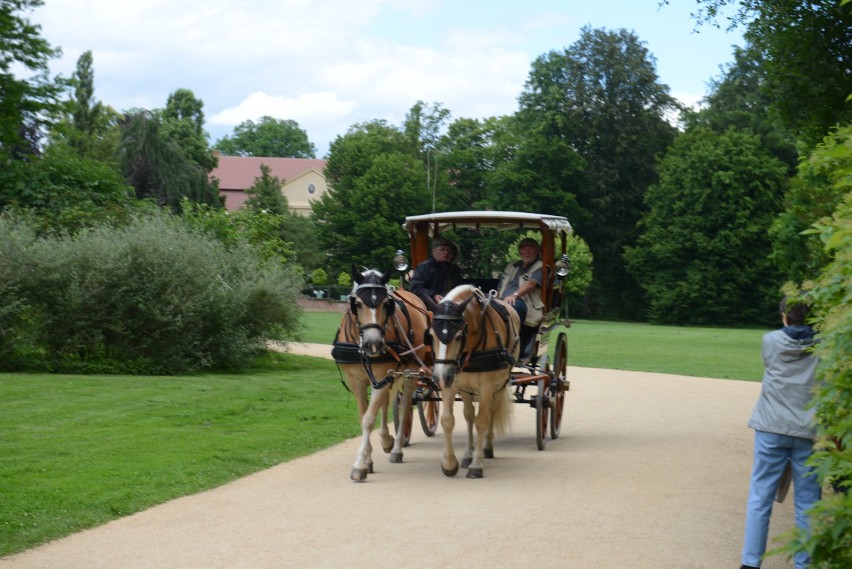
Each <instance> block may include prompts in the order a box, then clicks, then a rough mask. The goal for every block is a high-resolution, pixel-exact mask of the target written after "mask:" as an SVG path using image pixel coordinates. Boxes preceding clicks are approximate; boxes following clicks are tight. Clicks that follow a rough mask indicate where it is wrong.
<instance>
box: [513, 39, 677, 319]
mask: <svg viewBox="0 0 852 569" xmlns="http://www.w3.org/2000/svg"><path fill="white" fill-rule="evenodd" d="M519 103H520V109H519V111H518V119H519V121H521V124H522V125H523V128H524V132H525V133H531V134H532V135H533V136H534V138H533V139H531V140H532V142H533V147H532V148H531V149H530V150H529V151H528V152H527V159H526V160H527V161H528V162H530V161H533V160H537V161H540V162H541V161H544V160H547V158H546V156H545V157H541V158H535V155H536V154H537V153H538V152H539V151H540V152H547V151H548V148H552V149H553V150H552V151H553V152H554V153H555V154H556V155H555V156H554V157H553V158H552V159H550V160H549V163H550V165H549V166H548V168H549V170H550V171H556V172H559V173H561V174H562V175H563V178H562V179H556V180H553V181H552V182H551V184H550V185H551V188H550V189H549V190H548V191H550V192H555V191H558V190H557V188H559V187H561V188H563V191H569V192H572V193H575V194H576V199H577V203H578V204H579V207H580V208H582V209H583V210H584V211H585V216H580V219H579V221H578V222H577V223H576V224H575V225H577V227H576V229H577V232H578V234H579V235H581V236H582V237H583V238H584V239H586V240H587V242H588V244H589V247H590V248H591V250H592V253H593V255H594V261H595V266H594V274H595V277H594V279H595V280H594V282H593V284H592V289H591V293H590V298H589V306H588V309H589V310H590V311H591V312H592V313H593V314H596V315H599V316H612V317H639V316H640V315H641V313H642V300H641V297H642V294H641V290H640V289H639V287H638V285H637V284H636V282H635V281H634V280H633V279H632V278H631V277H630V275H629V274H628V273H627V271H626V269H625V267H624V260H623V258H622V253H623V250H624V247H626V246H630V245H632V244H634V243H635V240H636V236H637V232H636V222H637V221H638V219H639V216H640V215H641V212H642V209H643V204H642V196H643V195H644V193H645V190H646V189H647V187H648V186H649V185H651V184H652V183H654V182H655V181H656V176H657V174H656V162H657V159H658V158H659V156H661V155H662V154H663V152H664V151H665V149H666V148H667V147H668V146H669V145H670V144H671V142H672V141H673V140H674V137H675V133H676V131H675V128H674V127H673V126H672V125H671V124H670V123H669V122H668V121H667V117H669V116H670V115H672V114H674V113H675V112H676V111H677V110H678V109H679V104H678V103H677V102H676V100H675V99H674V98H673V97H672V96H671V95H670V94H669V88H668V87H667V86H666V85H664V84H662V83H660V81H659V78H658V76H657V73H656V64H655V59H654V57H653V56H652V55H650V54H649V52H648V50H647V48H646V47H645V44H644V42H642V41H640V40H639V38H638V37H637V36H636V35H635V34H633V33H631V32H628V31H626V30H623V29H622V30H618V31H607V30H603V29H598V30H594V29H591V28H590V27H585V28H583V29H582V31H581V34H580V39H579V40H578V41H577V42H576V43H574V44H573V45H572V46H570V47H569V48H568V49H566V50H564V51H561V52H557V51H551V52H550V53H547V54H545V55H542V56H540V57H539V58H538V59H536V60H535V61H534V62H533V65H532V69H531V71H530V74H529V77H528V79H527V82H526V85H525V87H524V91H523V93H522V94H521V96H520V98H519ZM557 141H559V142H560V143H559V144H556V142H557ZM574 152H575V153H576V154H577V155H579V158H581V159H582V160H583V161H584V166H583V171H582V174H581V175H576V174H575V175H571V174H570V173H569V172H570V171H571V168H567V169H566V168H563V169H561V170H560V169H559V165H558V164H559V162H560V161H561V159H563V158H568V159H569V160H570V163H571V164H576V163H577V160H576V158H573V157H571V154H572V153H574ZM536 167H537V166H536V165H534V164H533V165H532V167H531V169H535V168H536ZM566 170H567V171H566ZM565 174H568V175H567V179H566V177H565V176H564V175H565ZM569 203H570V202H569Z"/></svg>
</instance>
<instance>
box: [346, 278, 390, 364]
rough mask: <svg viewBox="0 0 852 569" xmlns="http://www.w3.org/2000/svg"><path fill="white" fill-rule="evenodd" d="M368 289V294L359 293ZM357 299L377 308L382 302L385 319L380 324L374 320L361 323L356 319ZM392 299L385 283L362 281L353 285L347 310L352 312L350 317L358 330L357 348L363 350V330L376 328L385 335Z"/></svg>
mask: <svg viewBox="0 0 852 569" xmlns="http://www.w3.org/2000/svg"><path fill="white" fill-rule="evenodd" d="M368 291H369V295H368V296H367V295H366V294H365V296H363V297H362V296H361V294H359V293H367V292H368ZM378 291H381V293H382V295H383V296H384V299H383V300H379V295H378V294H377V292H378ZM358 299H361V301H362V302H363V303H364V304H365V305H366V306H367V308H374V309H375V308H378V307H379V305H381V304H382V303H384V304H385V320H384V322H382V323H381V324H378V323H376V322H368V323H366V324H361V321H360V320H359V319H358ZM394 306H395V304H394V301H393V299H392V298H391V296H390V293H389V292H388V289H387V287H386V286H385V285H383V284H379V283H364V284H359V285H358V286H357V287H355V290H354V291H353V292H352V294H351V295H349V311H350V312H351V313H352V318H353V320H355V328H356V329H357V330H358V348H359V350H361V351H363V340H364V331H365V330H369V329H371V328H376V329H378V330H380V331H381V333H382V337H384V335H385V331H386V330H387V328H388V321H389V320H390V317H391V315H392V314H393V310H394Z"/></svg>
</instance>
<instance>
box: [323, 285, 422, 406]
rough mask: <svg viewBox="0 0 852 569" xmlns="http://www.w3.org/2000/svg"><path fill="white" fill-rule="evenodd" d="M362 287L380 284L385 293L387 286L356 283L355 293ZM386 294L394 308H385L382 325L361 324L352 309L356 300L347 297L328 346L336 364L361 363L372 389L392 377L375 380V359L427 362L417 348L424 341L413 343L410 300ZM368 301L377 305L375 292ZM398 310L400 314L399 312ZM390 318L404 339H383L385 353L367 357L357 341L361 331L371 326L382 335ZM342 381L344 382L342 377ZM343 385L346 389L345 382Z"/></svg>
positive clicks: (378, 387)
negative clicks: (340, 339)
mask: <svg viewBox="0 0 852 569" xmlns="http://www.w3.org/2000/svg"><path fill="white" fill-rule="evenodd" d="M362 287H363V288H380V289H382V290H383V291H385V293H387V288H385V286H384V285H380V284H363V285H359V286H358V287H357V288H356V293H357V291H358V290H360V289H361V288H362ZM353 296H354V295H353ZM387 296H388V299H387V302H392V303H393V306H394V308H395V309H394V310H391V309H389V310H388V317H387V318H386V319H385V322H384V324H383V325H379V324H374V323H368V324H364V325H361V324H360V322H359V321H358V314H357V310H356V309H355V300H354V298H350V306H349V311H348V312H347V313H346V314H345V315H344V317H343V321H342V322H341V324H340V327H339V328H338V330H337V334H335V340H334V342H333V343H332V349H331V357H332V359H333V360H334V362H335V363H337V364H353V363H360V364H361V365H362V366H363V367H364V371H365V372H366V374H367V377H368V378H369V379H370V384H371V385H372V387H373V389H381V388H382V387H385V386H386V385H388V384H390V383H393V381H394V376H393V374H392V373H389V374H387V375H386V376H385V377H384V378H383V379H382V380H377V379H376V378H375V376H374V375H373V369H372V365H373V364H374V363H389V362H396V363H397V366H399V365H403V364H406V363H416V364H417V365H419V366H420V367H421V368H424V367H426V364H425V363H423V361H422V360H421V359H420V357H419V356H418V355H417V350H418V349H420V348H422V347H423V344H420V345H418V346H414V330H413V328H412V325H411V313H410V312H409V309H408V308H409V302H408V301H406V300H405V299H404V298H402V297H400V296H398V295H393V294H387ZM371 301H373V302H376V305H378V303H377V301H376V296H375V295H373V296H372V298H371ZM368 306H369V304H368ZM414 308H416V307H414ZM400 314H401V315H402V316H400ZM391 318H392V320H393V326H394V329H395V330H396V333H397V337H399V338H401V339H402V340H403V342H388V341H385V353H384V354H381V355H379V356H376V357H372V358H371V357H368V356H367V355H366V353H365V352H364V350H363V348H362V346H361V344H360V338H361V333H362V331H363V330H368V329H370V328H379V329H381V330H382V336H384V335H385V332H386V331H387V326H388V321H389V320H391ZM403 318H404V322H403ZM341 332H342V336H343V338H344V340H345V341H339V340H337V338H338V337H339V336H341ZM356 340H358V341H357V342H356ZM341 383H343V382H342V381H341ZM344 387H346V388H347V389H349V387H348V386H346V384H345V383H344Z"/></svg>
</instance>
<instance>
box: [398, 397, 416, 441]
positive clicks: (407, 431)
mask: <svg viewBox="0 0 852 569" xmlns="http://www.w3.org/2000/svg"><path fill="white" fill-rule="evenodd" d="M401 405H402V391H399V392H397V394H396V399H394V401H393V430H394V433H396V432H397V431H399V415H400V406H401ZM413 422H414V409H409V410H408V413H407V414H406V416H405V428H404V429H403V431H402V437H403V439H402V446H404V447H407V446H408V443H410V442H411V426H412V425H413Z"/></svg>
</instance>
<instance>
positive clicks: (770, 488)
mask: <svg viewBox="0 0 852 569" xmlns="http://www.w3.org/2000/svg"><path fill="white" fill-rule="evenodd" d="M812 452H813V441H812V440H810V439H803V438H800V437H791V436H787V435H776V434H774V433H766V432H763V431H755V432H754V464H753V466H752V472H751V486H750V487H749V493H748V510H747V512H746V523H745V540H744V543H743V555H742V564H743V565H750V566H752V567H760V561H761V558H762V557H763V554H764V553H765V552H766V540H767V537H768V535H769V517H770V516H771V515H772V502H773V501H774V500H775V493H776V492H777V490H778V483H779V482H780V479H781V474H782V473H783V472H784V467H785V466H786V464H787V459H790V461H791V463H792V465H793V493H794V494H793V496H794V500H795V507H796V526H797V527H799V528H802V529H805V530H807V529H808V528H809V527H810V524H809V522H808V517H807V511H808V510H809V509H810V508H811V507H812V506H813V505H814V503H815V502H816V501H817V500H819V498H820V494H821V487H820V484H819V481H818V480H817V477H816V474H815V473H814V471H813V468H811V467H809V466H806V465H805V461H806V460H807V459H808V458H809V457H810V456H811V453H812ZM795 561H796V569H805V568H806V567H808V566H809V565H810V561H811V560H810V556H809V555H808V554H807V553H803V552H800V553H797V554H796V555H795Z"/></svg>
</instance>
